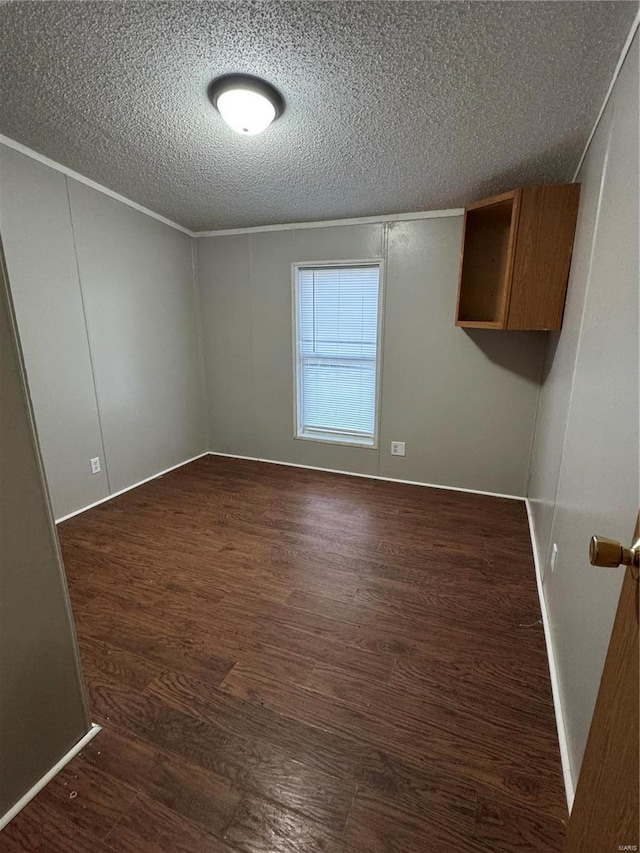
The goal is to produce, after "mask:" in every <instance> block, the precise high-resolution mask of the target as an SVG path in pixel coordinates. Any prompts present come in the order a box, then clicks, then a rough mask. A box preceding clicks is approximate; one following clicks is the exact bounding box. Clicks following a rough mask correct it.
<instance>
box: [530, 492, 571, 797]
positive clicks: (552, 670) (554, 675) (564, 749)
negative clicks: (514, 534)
mask: <svg viewBox="0 0 640 853" xmlns="http://www.w3.org/2000/svg"><path fill="white" fill-rule="evenodd" d="M525 505H526V507H527V518H528V519H529V533H530V535H531V547H532V549H533V562H534V565H535V567H536V584H537V587H538V598H539V599H540V610H541V612H542V625H543V627H544V639H545V643H546V645H547V658H548V660H549V677H550V679H551V692H552V694H553V708H554V711H555V715H556V728H557V729H558V743H559V745H560V761H561V764H562V776H563V778H564V788H565V792H566V795H567V808H568V809H569V813H571V809H572V808H573V800H574V798H575V785H574V782H573V773H572V772H571V761H570V759H569V743H568V740H567V727H566V722H565V718H564V708H563V706H562V697H561V694H560V683H559V681H558V668H557V666H556V656H555V651H554V648H553V640H552V637H551V624H550V620H549V610H548V608H547V599H546V597H545V594H544V587H543V583H542V566H541V565H540V559H539V557H538V541H537V539H536V528H535V523H534V521H533V512H532V510H531V502H530V501H529V498H526V499H525Z"/></svg>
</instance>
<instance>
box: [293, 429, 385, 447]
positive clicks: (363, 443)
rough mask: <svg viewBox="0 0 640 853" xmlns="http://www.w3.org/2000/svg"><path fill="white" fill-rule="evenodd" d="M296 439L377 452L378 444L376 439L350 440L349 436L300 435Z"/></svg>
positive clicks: (295, 436)
mask: <svg viewBox="0 0 640 853" xmlns="http://www.w3.org/2000/svg"><path fill="white" fill-rule="evenodd" d="M294 438H295V439H297V440H299V441H317V442H319V443H320V444H338V445H342V446H343V447H362V448H364V449H365V450H377V449H378V444H377V442H376V441H375V440H374V439H369V440H367V439H362V438H355V437H354V438H350V437H349V436H347V435H336V436H335V437H334V436H331V435H316V434H309V433H307V434H298V435H294Z"/></svg>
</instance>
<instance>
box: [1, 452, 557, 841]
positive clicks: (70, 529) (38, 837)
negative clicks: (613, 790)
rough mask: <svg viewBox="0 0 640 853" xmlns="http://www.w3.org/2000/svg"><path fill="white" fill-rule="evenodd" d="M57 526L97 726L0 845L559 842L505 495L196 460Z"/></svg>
mask: <svg viewBox="0 0 640 853" xmlns="http://www.w3.org/2000/svg"><path fill="white" fill-rule="evenodd" d="M59 533H60V539H61V543H62V549H63V555H64V560H65V565H66V570H67V575H68V580H69V588H70V593H71V599H72V603H73V609H74V613H75V617H76V620H77V628H78V637H79V642H80V648H81V653H82V660H83V667H84V673H85V679H86V682H87V686H88V691H89V696H90V704H91V709H92V715H93V719H94V720H95V721H96V722H98V723H100V724H101V725H102V726H103V727H104V731H103V732H101V733H100V734H99V735H98V736H97V737H96V738H95V739H94V740H93V741H92V742H91V744H90V745H89V746H88V747H86V748H85V749H84V750H83V752H82V753H81V754H80V755H79V756H78V757H77V758H76V759H74V760H73V761H72V762H71V763H70V764H69V765H68V766H67V768H66V769H65V770H64V771H63V772H62V773H60V774H59V775H58V776H57V777H56V779H55V780H54V781H53V782H52V783H51V784H50V785H49V786H48V787H47V788H46V789H45V790H44V791H43V792H42V793H41V794H39V795H38V796H37V797H36V799H35V800H34V801H33V802H32V803H31V804H30V805H29V806H28V807H27V808H26V809H25V810H24V811H23V812H21V814H20V815H19V816H18V817H17V818H16V819H15V820H14V821H13V822H12V823H11V824H10V825H9V826H8V827H7V829H6V830H5V831H4V832H3V833H2V834H1V835H0V850H1V851H3V853H4V851H6V853H14V851H20V853H29V851H41V852H42V853H45V851H46V853H57V851H60V853H63V851H64V853H74V851H77V853H85V851H87V853H89V851H90V852H91V853H108V851H117V853H147V851H148V853H151V851H153V853H158V851H166V853H207V851H214V853H467V851H468V853H489V851H498V852H499V851H504V853H512V851H513V852H514V853H515V851H518V853H524V851H531V853H553V851H561V850H562V847H563V839H564V824H565V818H566V806H565V799H564V792H563V787H562V777H561V771H560V757H559V751H558V744H557V738H556V732H555V724H554V715H553V706H552V701H551V690H550V685H549V676H548V669H547V660H546V656H545V648H544V637H543V633H542V627H541V624H540V611H539V605H538V600H537V594H536V588H535V578H534V568H533V561H532V555H531V547H530V544H529V538H528V531H527V521H526V514H525V509H524V506H523V504H522V503H520V502H517V501H508V500H501V499H498V498H489V497H482V496H477V495H468V494H463V493H457V492H447V491H442V490H436V489H426V488H421V487H417V486H407V485H401V484H394V483H384V482H380V481H374V480H365V479H360V478H352V477H345V476H340V475H335V474H326V473H321V472H316V471H307V470H300V469H293V468H288V467H284V466H275V465H269V464H263V463H258V462H248V461H243V460H236V459H223V458H219V457H206V458H203V459H201V460H198V461H196V462H193V463H191V464H190V465H187V466H184V467H183V468H180V469H178V470H176V471H174V472H172V473H170V474H168V475H166V476H164V477H162V478H160V479H158V480H155V481H153V482H150V483H148V484H146V485H144V486H141V487H140V488H138V489H136V490H134V491H132V492H128V493H127V494H124V495H122V496H120V497H118V498H116V499H114V500H112V501H110V502H108V503H106V504H103V505H101V506H99V507H96V508H95V509H92V510H90V511H88V512H86V513H84V514H82V515H80V516H77V517H76V518H74V519H71V520H69V521H67V522H65V523H64V524H62V525H60V528H59ZM74 792H75V795H74Z"/></svg>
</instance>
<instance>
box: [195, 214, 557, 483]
mask: <svg viewBox="0 0 640 853" xmlns="http://www.w3.org/2000/svg"><path fill="white" fill-rule="evenodd" d="M461 230H462V218H461V217H460V216H447V217H435V218H429V219H416V220H413V221H396V222H394V221H390V222H389V223H388V224H385V223H383V224H365V225H345V226H335V227H325V228H296V229H287V230H278V231H267V232H258V233H250V234H242V235H235V236H234V235H228V236H216V237H203V238H199V239H198V240H197V241H196V246H197V251H198V281H199V286H200V304H201V317H202V327H203V335H204V344H205V373H206V379H207V387H208V400H209V440H210V445H211V449H212V450H214V451H218V452H223V453H232V454H238V455H245V456H254V457H258V458H264V459H273V460H278V461H283V462H292V463H297V464H304V465H316V466H320V467H325V468H334V469H337V470H345V471H353V472H357V473H364V474H376V475H382V476H385V477H396V478H399V479H409V480H417V481H420V482H430V483H436V484H441V485H448V486H460V487H465V488H472V489H480V490H487V491H495V492H500V493H507V494H515V495H524V494H525V493H526V486H527V477H528V462H529V454H530V448H531V441H532V436H533V426H534V420H535V410H536V404H537V398H538V388H539V378H540V370H541V364H542V355H543V348H544V336H542V335H539V334H536V333H522V334H520V333H516V334H514V333H501V332H494V331H477V332H472V333H469V332H466V331H464V330H462V329H458V328H455V327H454V314H455V301H456V293H457V276H458V263H459V257H460V239H461ZM366 258H383V259H384V260H385V262H386V264H385V266H386V280H385V306H386V308H385V317H384V338H383V348H382V357H383V371H382V388H381V420H380V435H381V442H380V448H379V449H371V448H354V447H343V446H337V445H333V444H328V443H320V442H312V441H300V440H296V439H295V438H294V426H293V423H294V420H293V390H294V389H293V381H294V379H293V359H292V307H291V298H292V286H291V265H292V264H293V263H294V262H305V261H326V260H333V261H340V260H344V261H346V260H349V259H351V260H353V259H366ZM392 439H393V440H397V441H405V442H406V443H407V455H406V457H404V458H401V457H393V458H392V457H391V455H390V442H391V440H392Z"/></svg>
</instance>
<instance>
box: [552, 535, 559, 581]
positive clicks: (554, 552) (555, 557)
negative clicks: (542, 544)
mask: <svg viewBox="0 0 640 853" xmlns="http://www.w3.org/2000/svg"><path fill="white" fill-rule="evenodd" d="M557 562H558V546H557V545H556V543H555V542H554V543H553V548H552V549H551V574H553V573H554V572H555V570H556V564H557Z"/></svg>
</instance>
